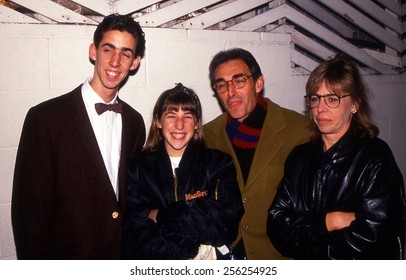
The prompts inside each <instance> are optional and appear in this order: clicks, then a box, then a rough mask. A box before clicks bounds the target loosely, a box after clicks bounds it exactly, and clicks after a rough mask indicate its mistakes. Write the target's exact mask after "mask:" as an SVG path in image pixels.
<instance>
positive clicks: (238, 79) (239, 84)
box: [213, 74, 252, 94]
mask: <svg viewBox="0 0 406 280" xmlns="http://www.w3.org/2000/svg"><path fill="white" fill-rule="evenodd" d="M251 77H252V75H250V76H245V75H244V74H241V75H237V76H235V77H233V78H232V79H231V80H229V81H225V80H218V81H217V82H215V83H214V85H213V88H214V90H215V91H216V92H217V93H218V94H222V93H225V92H226V91H228V86H229V83H230V82H231V83H232V84H233V86H234V87H235V88H236V89H240V88H243V87H244V86H245V84H246V82H247V80H248V79H249V78H251Z"/></svg>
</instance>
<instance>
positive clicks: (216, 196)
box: [214, 179, 220, 200]
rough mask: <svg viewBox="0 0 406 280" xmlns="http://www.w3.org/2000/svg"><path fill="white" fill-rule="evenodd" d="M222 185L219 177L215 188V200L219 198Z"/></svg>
mask: <svg viewBox="0 0 406 280" xmlns="http://www.w3.org/2000/svg"><path fill="white" fill-rule="evenodd" d="M219 185H220V179H217V184H216V187H215V188H214V200H218V198H219V196H218V188H219Z"/></svg>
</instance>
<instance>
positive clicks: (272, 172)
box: [204, 48, 308, 259]
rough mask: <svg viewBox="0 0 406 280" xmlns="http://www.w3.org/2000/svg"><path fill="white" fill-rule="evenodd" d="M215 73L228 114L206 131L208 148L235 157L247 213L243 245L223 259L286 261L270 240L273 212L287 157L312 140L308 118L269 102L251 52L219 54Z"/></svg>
mask: <svg viewBox="0 0 406 280" xmlns="http://www.w3.org/2000/svg"><path fill="white" fill-rule="evenodd" d="M209 71H210V74H209V75H210V82H211V85H212V87H213V89H214V91H215V93H216V97H217V98H218V99H219V100H220V103H221V104H222V106H223V108H224V110H225V112H224V113H223V114H221V115H220V116H218V117H217V118H216V119H214V120H213V121H211V122H209V123H208V124H206V125H205V126H204V134H205V139H206V143H207V146H208V147H210V148H216V149H219V150H222V151H224V152H227V153H229V154H230V155H231V156H232V157H233V159H234V163H235V166H236V169H237V180H238V183H239V186H240V189H241V194H242V200H243V204H244V209H245V214H244V216H243V218H242V219H241V222H240V227H239V234H238V237H237V239H236V240H235V241H234V242H233V243H232V244H230V246H229V248H227V249H225V250H221V253H218V258H224V259H281V258H282V256H281V255H280V254H279V253H278V252H277V250H276V249H275V248H274V247H273V245H272V244H271V242H270V241H269V239H268V237H267V233H266V219H267V211H268V208H269V206H270V205H271V203H272V200H273V198H274V195H275V193H276V188H277V184H278V183H279V181H280V180H281V178H282V175H283V165H284V162H285V159H286V157H287V155H288V154H289V153H290V151H291V150H292V149H293V148H294V147H295V146H297V145H298V144H301V143H303V142H306V141H307V140H308V137H307V135H308V129H307V121H306V118H305V117H304V116H303V115H301V114H299V113H297V112H294V111H291V110H288V109H285V108H282V107H280V106H279V105H277V104H275V103H274V102H272V101H270V100H269V99H267V98H264V97H263V90H264V84H265V79H264V76H263V74H262V72H261V68H260V66H259V64H258V62H257V61H256V59H255V58H254V56H253V55H252V54H251V53H250V52H248V51H247V50H244V49H239V48H236V49H230V50H226V51H221V52H219V53H218V54H216V55H215V56H214V57H213V59H212V61H211V63H210V66H209ZM222 249H224V248H222Z"/></svg>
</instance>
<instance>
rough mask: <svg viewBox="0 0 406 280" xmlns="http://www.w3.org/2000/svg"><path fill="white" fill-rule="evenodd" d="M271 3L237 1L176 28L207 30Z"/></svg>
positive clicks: (259, 0) (255, 0) (267, 0)
mask: <svg viewBox="0 0 406 280" xmlns="http://www.w3.org/2000/svg"><path fill="white" fill-rule="evenodd" d="M268 2H270V1H269V0H250V1H247V0H236V1H233V2H230V3H228V4H226V5H223V6H221V7H218V8H216V9H214V10H211V11H209V12H207V13H204V14H201V15H199V16H197V17H195V18H192V19H189V20H186V21H184V22H183V23H180V24H177V25H175V26H174V28H187V29H205V28H208V27H210V26H212V25H215V24H217V23H219V22H221V21H224V20H227V19H229V18H232V17H235V16H236V15H239V14H241V13H243V12H246V11H249V10H251V9H254V8H256V7H258V6H260V5H263V4H266V3H268Z"/></svg>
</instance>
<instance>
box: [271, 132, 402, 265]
mask: <svg viewBox="0 0 406 280" xmlns="http://www.w3.org/2000/svg"><path fill="white" fill-rule="evenodd" d="M332 211H345V212H355V217H356V219H355V220H354V221H353V222H352V223H351V224H350V226H349V227H346V228H343V229H341V230H336V231H332V232H328V231H327V229H326V225H325V217H326V213H328V212H332ZM267 230H268V236H269V238H270V240H271V242H272V243H273V244H274V246H275V247H276V248H277V249H278V251H279V252H280V253H282V254H283V255H285V256H287V257H293V258H297V259H399V258H402V254H403V250H402V248H403V242H404V237H405V233H404V230H405V196H404V184H403V178H402V175H401V173H400V171H399V169H398V167H397V165H396V162H395V160H394V158H393V155H392V152H391V150H390V148H389V147H388V145H387V144H386V143H385V142H384V141H382V140H380V139H379V138H368V137H360V136H359V135H357V132H356V131H355V129H354V128H351V129H350V130H349V131H348V132H347V133H346V134H345V135H344V136H343V137H342V138H341V139H340V140H339V141H338V142H337V143H336V144H335V145H334V146H333V147H331V148H330V149H329V150H328V151H327V152H323V144H322V143H321V142H319V143H306V144H303V145H301V146H298V147H297V148H296V149H294V151H292V153H291V154H290V156H289V157H288V159H287V161H286V163H285V176H284V178H283V179H282V181H281V183H280V185H279V188H278V191H277V194H276V196H275V198H274V201H273V203H272V205H271V207H270V210H269V215H268V224H267Z"/></svg>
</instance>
